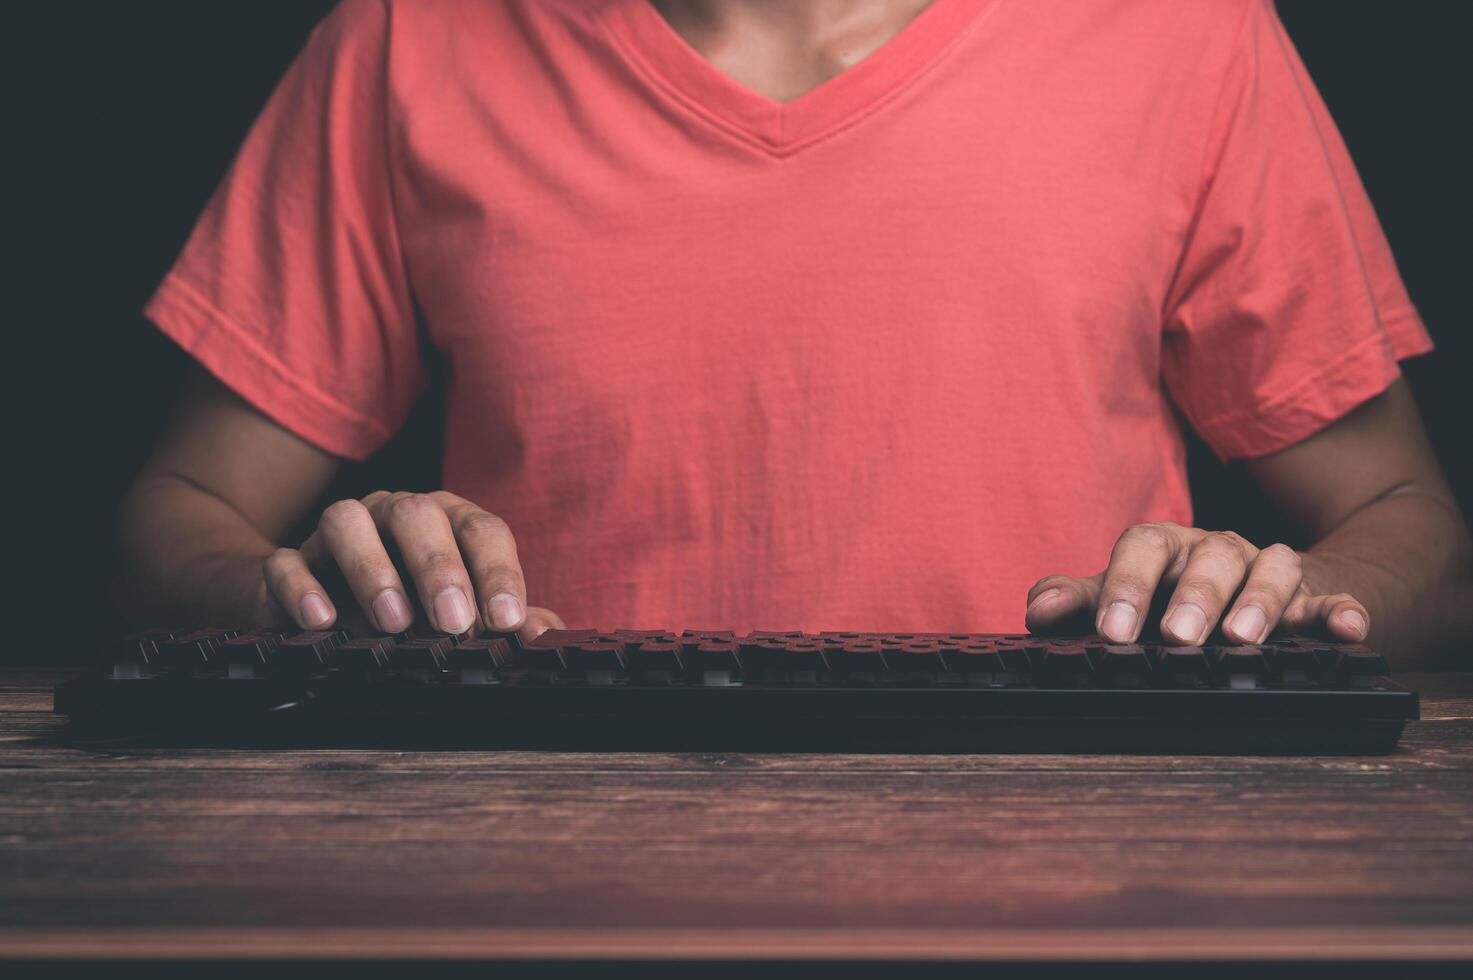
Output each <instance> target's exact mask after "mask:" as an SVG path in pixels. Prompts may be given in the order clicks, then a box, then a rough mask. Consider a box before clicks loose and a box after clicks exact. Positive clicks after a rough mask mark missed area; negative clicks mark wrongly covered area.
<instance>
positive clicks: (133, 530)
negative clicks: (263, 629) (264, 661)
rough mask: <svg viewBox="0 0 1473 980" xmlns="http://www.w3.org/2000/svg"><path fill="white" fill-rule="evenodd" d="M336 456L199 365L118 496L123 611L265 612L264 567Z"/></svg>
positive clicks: (245, 616) (153, 616)
mask: <svg viewBox="0 0 1473 980" xmlns="http://www.w3.org/2000/svg"><path fill="white" fill-rule="evenodd" d="M338 465H339V462H338V460H337V459H336V458H335V457H333V456H332V455H330V454H328V453H325V452H323V451H322V450H320V449H318V448H316V447H315V446H313V445H311V444H310V443H307V442H304V441H303V440H302V439H300V438H298V437H297V436H295V435H293V434H292V433H290V432H288V431H287V430H286V429H283V428H282V427H281V426H279V425H277V424H276V423H275V422H273V421H271V420H270V419H269V418H267V417H266V416H265V415H263V414H261V413H260V412H259V411H257V410H256V409H255V408H253V407H251V406H250V405H249V404H247V403H246V402H245V401H243V400H242V399H241V398H240V397H239V396H237V395H235V394H234V393H233V392H231V391H230V390H229V389H228V388H226V387H225V386H224V385H222V384H221V383H220V382H218V381H216V380H215V379H214V378H213V377H211V376H209V375H208V374H206V373H205V372H204V371H202V370H199V369H196V370H195V371H194V372H193V374H192V375H191V377H190V379H189V383H188V385H187V387H186V390H185V394H184V399H183V403H182V405H181V406H180V409H179V411H178V412H177V413H176V416H175V419H174V422H173V424H172V425H171V427H170V429H169V431H168V432H167V433H166V435H165V436H164V439H163V441H162V442H161V443H160V445H159V447H158V449H157V450H156V451H155V452H154V455H153V456H152V458H150V459H149V460H148V462H147V463H146V464H145V465H144V468H143V471H142V472H141V473H140V474H139V476H138V479H137V480H136V481H135V482H134V484H133V486H132V488H131V489H130V490H129V492H128V494H127V496H126V497H125V498H124V500H123V508H122V513H121V520H120V531H121V537H122V541H121V558H122V560H121V572H122V575H121V577H120V582H119V588H120V595H121V598H122V600H123V602H124V605H125V608H126V609H127V610H128V613H129V618H130V619H133V620H135V621H137V622H140V623H145V622H148V623H159V622H176V621H182V622H185V623H244V622H265V621H268V620H269V619H271V618H273V617H274V616H275V615H277V613H276V612H275V611H273V610H272V609H271V607H270V601H269V598H268V595H267V592H266V588H265V582H264V579H263V578H262V574H261V569H262V565H263V563H264V562H265V561H266V559H267V558H269V557H270V555H271V554H272V552H274V551H275V550H276V547H277V544H278V543H279V542H280V541H281V539H282V537H283V536H284V535H285V533H286V531H287V529H288V528H289V527H290V526H291V524H292V523H293V522H294V521H295V520H297V519H298V518H300V517H301V516H302V514H304V513H305V512H306V510H307V508H308V507H309V506H311V504H312V503H313V501H315V500H316V499H317V497H318V495H319V494H321V493H322V492H323V490H324V488H326V486H327V484H328V481H329V480H331V479H332V476H333V474H334V473H335V472H336V471H337V468H338Z"/></svg>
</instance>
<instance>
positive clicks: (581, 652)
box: [563, 640, 624, 685]
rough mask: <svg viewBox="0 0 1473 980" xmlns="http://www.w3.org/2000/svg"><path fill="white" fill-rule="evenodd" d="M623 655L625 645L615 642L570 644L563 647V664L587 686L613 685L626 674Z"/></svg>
mask: <svg viewBox="0 0 1473 980" xmlns="http://www.w3.org/2000/svg"><path fill="white" fill-rule="evenodd" d="M623 653H624V644H623V643H621V642H618V641H615V640H607V641H603V642H595V643H586V642H585V643H569V644H567V645H566V646H564V647H563V664H564V667H565V669H566V670H567V672H568V673H569V674H573V675H576V676H581V677H582V678H583V682H584V683H585V684H596V685H606V684H612V683H614V680H615V679H616V678H618V677H622V676H623V674H624V657H623Z"/></svg>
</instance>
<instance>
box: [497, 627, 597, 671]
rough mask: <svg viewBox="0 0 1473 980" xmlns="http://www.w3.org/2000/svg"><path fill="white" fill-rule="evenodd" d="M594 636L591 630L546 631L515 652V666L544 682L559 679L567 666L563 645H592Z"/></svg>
mask: <svg viewBox="0 0 1473 980" xmlns="http://www.w3.org/2000/svg"><path fill="white" fill-rule="evenodd" d="M594 636H595V634H594V632H593V631H592V630H547V631H546V632H544V633H542V634H541V635H539V636H537V637H534V638H533V639H532V641H531V642H529V643H525V644H523V645H522V648H521V649H520V650H518V651H516V659H515V666H516V668H517V669H518V670H525V671H528V672H529V673H531V674H534V675H536V676H537V677H539V678H542V679H544V680H548V679H552V678H555V677H560V676H561V675H562V673H563V670H564V669H565V668H566V666H567V665H566V664H565V663H564V662H563V645H564V644H566V643H593V642H595V640H594Z"/></svg>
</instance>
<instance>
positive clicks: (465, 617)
mask: <svg viewBox="0 0 1473 980" xmlns="http://www.w3.org/2000/svg"><path fill="white" fill-rule="evenodd" d="M475 619H476V614H475V612H473V611H472V610H471V604H470V602H469V601H468V600H467V599H466V597H465V593H464V592H462V591H460V590H459V589H446V590H445V591H444V592H441V593H440V594H439V595H437V596H435V625H436V626H438V627H439V628H440V630H441V631H442V632H445V633H464V632H465V631H466V630H468V629H470V628H471V623H473V622H475Z"/></svg>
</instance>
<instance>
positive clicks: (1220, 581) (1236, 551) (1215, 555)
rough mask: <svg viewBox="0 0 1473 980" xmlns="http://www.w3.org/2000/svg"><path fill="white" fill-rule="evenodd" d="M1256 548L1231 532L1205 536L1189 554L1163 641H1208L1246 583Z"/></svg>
mask: <svg viewBox="0 0 1473 980" xmlns="http://www.w3.org/2000/svg"><path fill="white" fill-rule="evenodd" d="M1251 547H1252V546H1251V545H1249V544H1248V543H1247V542H1246V541H1244V540H1243V539H1242V538H1240V537H1238V536H1237V535H1236V534H1233V533H1232V532H1230V531H1213V532H1211V533H1209V534H1204V535H1203V536H1202V537H1201V538H1200V539H1199V540H1198V541H1197V542H1196V544H1194V545H1193V546H1192V548H1191V551H1190V552H1188V554H1187V563H1186V567H1185V568H1183V569H1182V572H1181V576H1180V577H1179V578H1178V579H1177V582H1176V589H1175V590H1174V591H1173V592H1172V594H1171V599H1170V600H1169V601H1168V602H1167V604H1166V615H1164V616H1162V617H1161V638H1162V639H1164V640H1165V641H1166V642H1168V643H1185V644H1189V645H1201V644H1202V643H1205V642H1206V641H1207V636H1208V634H1209V633H1211V632H1212V628H1213V627H1214V626H1216V625H1217V621H1218V619H1219V618H1220V617H1221V616H1222V611H1223V610H1224V609H1226V608H1227V604H1228V602H1230V601H1231V600H1232V598H1233V593H1235V592H1237V591H1238V587H1239V586H1240V585H1242V584H1243V576H1244V575H1245V574H1247V571H1248V563H1249V561H1251V560H1252V559H1253V557H1255V555H1254V554H1251V553H1250V552H1249V549H1250V548H1251Z"/></svg>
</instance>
